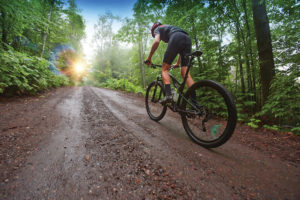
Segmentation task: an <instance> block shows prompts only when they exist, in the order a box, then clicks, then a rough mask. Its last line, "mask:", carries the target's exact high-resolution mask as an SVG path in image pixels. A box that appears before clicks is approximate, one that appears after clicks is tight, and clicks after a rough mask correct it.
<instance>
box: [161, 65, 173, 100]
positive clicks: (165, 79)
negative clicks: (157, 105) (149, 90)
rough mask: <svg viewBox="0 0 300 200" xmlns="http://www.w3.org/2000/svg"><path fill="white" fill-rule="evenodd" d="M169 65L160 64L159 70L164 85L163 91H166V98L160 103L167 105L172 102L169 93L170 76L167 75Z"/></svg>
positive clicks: (170, 93)
mask: <svg viewBox="0 0 300 200" xmlns="http://www.w3.org/2000/svg"><path fill="white" fill-rule="evenodd" d="M170 67H171V66H170V65H169V64H167V63H165V62H163V64H162V69H161V76H162V80H163V83H164V85H165V90H166V96H165V98H164V99H163V100H162V102H161V103H168V102H171V101H172V92H171V86H170V84H171V81H170V75H169V73H168V72H169V69H170Z"/></svg>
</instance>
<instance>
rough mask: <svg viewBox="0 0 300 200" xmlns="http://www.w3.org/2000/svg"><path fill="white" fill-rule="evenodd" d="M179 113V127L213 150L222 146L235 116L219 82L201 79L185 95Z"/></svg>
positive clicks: (231, 132) (232, 128)
mask: <svg viewBox="0 0 300 200" xmlns="http://www.w3.org/2000/svg"><path fill="white" fill-rule="evenodd" d="M185 96H186V98H187V99H188V102H187V101H183V103H182V108H183V109H184V110H185V111H186V112H182V113H181V119H182V123H183V127H184V129H185V130H186V132H187V134H188V135H189V137H190V138H191V139H192V140H193V141H194V142H196V143H197V144H199V145H201V146H203V147H206V148H214V147H218V146H220V145H222V144H224V143H225V142H226V141H227V140H228V139H229V138H230V137H231V135H232V134H233V131H234V129H235V125H236V120H237V113H236V108H235V104H234V103H233V100H232V97H231V95H230V93H229V92H228V91H227V90H226V89H225V88H224V87H223V86H222V85H221V84H219V83H217V82H214V81H210V80H204V81H199V82H197V83H195V84H194V85H193V86H192V87H191V88H189V90H188V91H187V93H186V95H185Z"/></svg>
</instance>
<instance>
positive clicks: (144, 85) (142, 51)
mask: <svg viewBox="0 0 300 200" xmlns="http://www.w3.org/2000/svg"><path fill="white" fill-rule="evenodd" d="M139 58H140V70H141V76H142V82H143V88H146V83H145V68H144V50H143V41H142V38H141V37H140V38H139Z"/></svg>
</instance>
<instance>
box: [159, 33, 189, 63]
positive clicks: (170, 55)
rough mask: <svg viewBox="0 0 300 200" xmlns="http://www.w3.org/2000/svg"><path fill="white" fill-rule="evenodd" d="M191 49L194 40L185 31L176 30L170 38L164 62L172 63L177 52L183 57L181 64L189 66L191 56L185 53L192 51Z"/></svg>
mask: <svg viewBox="0 0 300 200" xmlns="http://www.w3.org/2000/svg"><path fill="white" fill-rule="evenodd" d="M191 50H192V42H191V39H190V37H189V36H188V35H187V34H185V33H182V32H175V33H173V34H172V35H171V37H170V39H169V42H168V47H167V50H166V52H165V55H164V60H163V62H165V63H167V64H169V65H171V64H172V62H173V60H174V59H175V58H176V56H177V54H179V55H180V57H181V66H187V65H188V63H189V58H186V57H185V55H186V54H188V53H191Z"/></svg>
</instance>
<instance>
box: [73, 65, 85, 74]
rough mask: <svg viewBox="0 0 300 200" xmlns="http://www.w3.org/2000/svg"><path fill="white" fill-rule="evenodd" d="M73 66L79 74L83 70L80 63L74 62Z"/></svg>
mask: <svg viewBox="0 0 300 200" xmlns="http://www.w3.org/2000/svg"><path fill="white" fill-rule="evenodd" d="M74 68H75V72H76V73H78V74H81V73H83V71H84V66H83V64H82V63H76V64H75V65H74Z"/></svg>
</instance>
